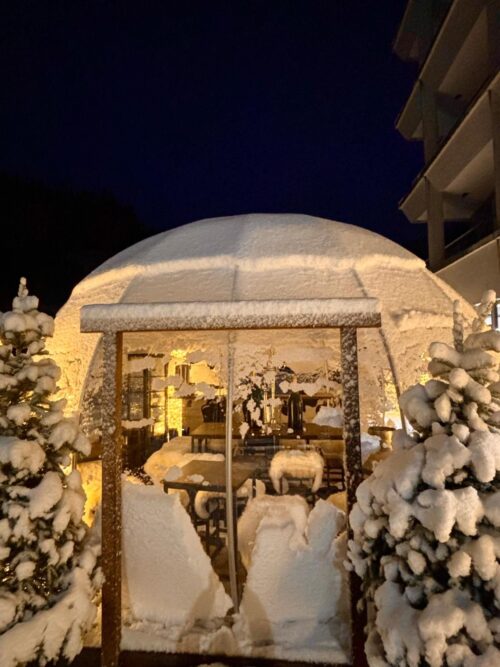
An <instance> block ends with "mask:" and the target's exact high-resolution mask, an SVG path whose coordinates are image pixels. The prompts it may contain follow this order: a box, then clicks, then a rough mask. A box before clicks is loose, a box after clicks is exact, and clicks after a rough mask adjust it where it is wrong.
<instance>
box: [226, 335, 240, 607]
mask: <svg viewBox="0 0 500 667" xmlns="http://www.w3.org/2000/svg"><path fill="white" fill-rule="evenodd" d="M233 387H234V346H233V342H232V341H230V342H229V349H228V361H227V398H226V466H225V470H226V526H227V563H228V568H229V587H230V590H231V598H232V600H233V606H234V611H235V612H236V613H238V612H239V610H240V606H239V604H240V603H239V597H238V573H237V569H236V560H237V558H238V554H237V549H236V542H237V539H238V533H237V530H238V528H237V518H236V502H235V498H236V494H234V495H233Z"/></svg>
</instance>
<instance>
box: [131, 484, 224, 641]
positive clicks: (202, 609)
mask: <svg viewBox="0 0 500 667" xmlns="http://www.w3.org/2000/svg"><path fill="white" fill-rule="evenodd" d="M123 576H124V597H125V599H126V601H127V604H128V607H129V608H130V612H131V616H132V618H133V620H135V621H151V622H153V623H158V624H160V625H162V626H164V627H168V628H169V629H174V630H175V632H176V633H178V634H179V635H180V634H182V633H183V632H185V631H186V629H189V628H190V627H191V626H193V625H194V624H196V623H198V624H200V623H202V624H206V623H208V622H210V621H214V620H216V619H222V618H223V617H224V616H225V615H226V613H227V611H228V610H229V609H230V607H231V606H232V602H231V600H230V598H229V597H228V596H227V595H226V593H225V592H224V588H223V586H222V584H221V582H220V581H219V579H218V578H217V576H216V574H215V572H214V571H213V569H212V565H211V563H210V559H209V557H208V556H207V554H206V553H205V551H204V550H203V547H202V544H201V542H200V538H199V537H198V535H197V534H196V531H195V529H194V527H193V525H192V523H191V520H190V518H189V516H188V514H187V512H186V511H185V510H184V508H183V507H182V504H181V502H180V500H179V496H178V494H172V495H167V494H166V493H164V492H163V491H161V490H160V489H158V488H157V487H154V486H143V485H140V484H130V483H128V482H125V483H124V484H123Z"/></svg>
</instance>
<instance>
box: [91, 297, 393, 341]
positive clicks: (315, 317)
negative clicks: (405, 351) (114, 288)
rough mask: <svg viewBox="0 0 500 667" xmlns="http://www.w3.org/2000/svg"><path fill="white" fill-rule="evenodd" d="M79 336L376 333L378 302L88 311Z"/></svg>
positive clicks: (188, 305)
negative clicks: (290, 331) (265, 331)
mask: <svg viewBox="0 0 500 667" xmlns="http://www.w3.org/2000/svg"><path fill="white" fill-rule="evenodd" d="M80 317H81V331H82V332H86V333H91V332H107V333H113V332H118V331H189V330H214V329H218V330H221V329H255V328H258V329H264V328H265V329H286V328H301V329H309V328H322V327H328V328H330V327H344V326H348V327H363V328H365V327H380V325H381V317H380V307H379V303H378V300H377V299H370V298H366V299H365V298H348V299H291V300H290V299H287V300H282V301H278V300H272V301H261V300H259V301H214V302H206V301H204V302H201V301H199V302H198V301H195V302H187V303H186V302H184V303H116V304H102V305H98V304H95V305H87V306H84V307H83V308H82V310H81V316H80Z"/></svg>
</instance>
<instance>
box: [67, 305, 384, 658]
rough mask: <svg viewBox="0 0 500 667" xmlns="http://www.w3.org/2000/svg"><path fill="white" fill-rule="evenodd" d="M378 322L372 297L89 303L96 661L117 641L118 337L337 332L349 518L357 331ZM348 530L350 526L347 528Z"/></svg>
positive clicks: (355, 449) (354, 588)
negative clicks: (98, 421)
mask: <svg viewBox="0 0 500 667" xmlns="http://www.w3.org/2000/svg"><path fill="white" fill-rule="evenodd" d="M380 326H381V316H380V310H379V306H378V301H377V300H376V299H369V298H362V299H310V300H309V299H307V300H305V299H304V300H286V301H222V302H213V303H207V302H186V303H152V304H106V305H88V306H84V307H83V308H82V310H81V322H80V328H81V331H82V332H83V333H101V334H103V335H102V345H103V367H104V372H103V384H102V402H103V413H102V414H103V417H102V428H101V431H102V447H103V455H102V542H103V549H102V568H103V573H104V576H105V583H104V586H103V591H102V637H101V647H102V648H101V664H102V666H103V667H118V665H119V658H120V642H121V625H122V623H121V620H122V619H121V616H122V609H121V567H122V562H121V548H122V541H121V533H122V521H121V519H122V504H121V472H122V434H121V430H122V429H121V396H122V391H121V389H122V354H123V334H124V333H129V332H152V331H157V332H167V331H201V330H203V331H224V330H227V331H244V330H260V329H340V350H341V368H342V388H343V408H344V442H345V455H344V456H345V460H344V465H345V476H346V489H347V510H348V517H349V514H350V511H351V508H352V506H353V505H354V503H355V499H356V489H357V487H358V485H359V484H360V482H361V481H362V479H363V473H362V465H361V428H360V419H359V375H358V349H357V330H358V329H360V328H373V327H380ZM348 530H349V534H351V529H350V528H349V529H348ZM350 596H351V600H350V608H351V635H352V651H351V658H352V660H351V665H356V667H363V666H364V665H366V664H367V662H366V656H365V653H364V624H365V623H364V618H363V615H362V614H361V613H360V612H359V611H358V609H357V603H358V600H359V599H360V580H359V579H358V578H357V576H356V575H355V574H354V573H353V572H351V573H350Z"/></svg>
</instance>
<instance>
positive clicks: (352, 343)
mask: <svg viewBox="0 0 500 667" xmlns="http://www.w3.org/2000/svg"><path fill="white" fill-rule="evenodd" d="M340 351H341V365H342V391H343V408H344V443H345V447H344V467H345V478H346V491H347V515H348V518H349V516H350V513H351V510H352V507H353V505H354V503H355V502H356V489H357V488H358V486H359V484H361V482H362V481H363V469H362V463H361V425H360V421H359V376H358V340H357V331H356V329H355V327H342V328H341V330H340ZM348 536H349V539H352V530H351V528H350V526H349V528H348ZM349 583H350V593H351V642H352V664H353V665H356V667H365V666H367V665H368V663H367V660H366V654H365V634H364V627H365V624H366V610H364V611H359V610H358V608H357V607H358V601H359V600H360V599H361V580H360V579H359V577H358V576H357V575H356V574H355V573H354V572H350V575H349Z"/></svg>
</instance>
